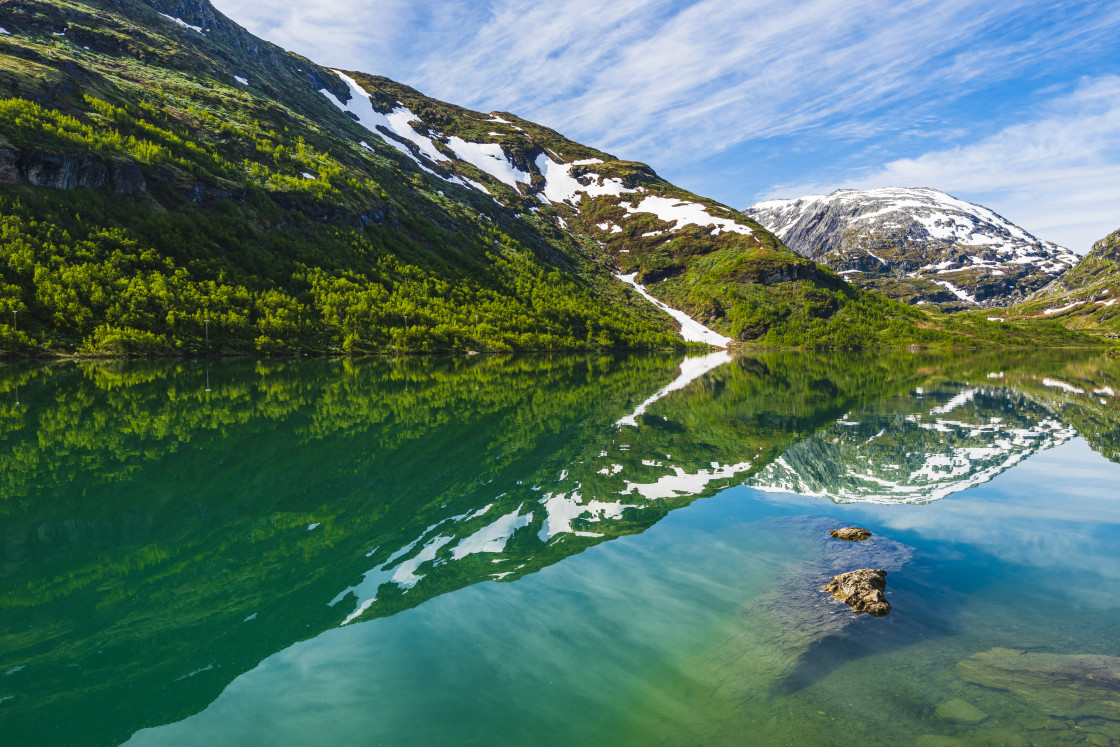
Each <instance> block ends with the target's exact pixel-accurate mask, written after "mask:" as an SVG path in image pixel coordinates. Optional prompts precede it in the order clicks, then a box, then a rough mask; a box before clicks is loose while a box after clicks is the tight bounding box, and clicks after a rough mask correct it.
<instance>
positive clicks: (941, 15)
mask: <svg viewBox="0 0 1120 747" xmlns="http://www.w3.org/2000/svg"><path fill="white" fill-rule="evenodd" d="M213 2H214V5H215V6H216V7H218V8H219V10H221V11H223V12H224V13H226V15H228V16H230V17H231V18H232V19H233V20H235V21H237V22H238V23H240V24H242V25H243V26H245V27H246V28H248V29H249V30H250V31H252V32H253V33H255V34H257V35H258V36H262V37H264V38H266V39H268V40H270V41H272V42H274V43H276V44H279V45H281V46H283V47H285V48H287V49H290V50H292V51H295V52H299V53H301V54H304V55H306V56H307V57H310V58H311V59H313V60H315V61H317V62H319V63H321V64H324V65H328V66H330V67H336V68H341V69H347V70H361V71H363V72H369V73H374V74H379V75H385V76H387V77H389V78H392V79H394V80H397V81H399V82H402V83H405V84H408V85H410V86H412V87H414V88H416V89H418V90H420V91H422V92H424V93H425V94H427V95H429V96H433V97H435V98H438V99H442V100H444V101H449V102H452V103H455V104H459V105H461V106H466V107H469V108H472V109H477V110H481V111H486V112H490V111H508V112H513V113H515V114H517V115H519V116H521V117H524V118H525V119H529V120H531V121H534V122H538V123H540V124H543V125H546V126H548V127H551V128H553V129H555V130H557V131H559V132H561V133H562V134H564V135H565V136H567V137H569V138H571V139H573V140H576V141H579V142H582V143H585V144H587V145H590V146H592V147H596V148H599V149H601V150H605V151H607V152H609V153H611V154H613V155H615V156H617V157H619V158H625V159H628V160H634V161H642V162H645V163H648V164H650V165H651V166H652V167H653V168H654V169H655V170H656V171H657V172H658V173H659V174H661V175H662V176H663V177H665V178H666V179H668V180H670V181H672V182H674V183H676V184H678V185H679V186H682V187H684V188H686V189H689V190H691V191H693V192H696V193H697V194H701V195H704V196H707V197H711V198H713V199H716V200H719V201H721V202H724V203H726V204H728V205H730V206H732V207H736V208H740V209H741V208H745V207H747V206H748V205H751V204H753V203H754V202H758V201H760V200H764V199H775V198H792V197H799V196H802V195H805V194H820V193H827V192H830V191H832V190H834V189H839V188H873V187H887V186H898V187H934V188H937V189H941V190H944V191H946V192H949V193H950V194H952V195H954V196H956V197H959V198H962V199H965V200H969V201H971V202H976V203H980V204H983V205H986V206H987V207H990V208H992V209H994V210H996V211H997V212H999V213H1000V214H1002V215H1003V216H1004V217H1006V218H1008V219H1009V220H1011V221H1012V222H1014V223H1017V224H1019V225H1020V226H1023V227H1024V228H1026V229H1027V230H1028V231H1030V232H1031V233H1033V234H1035V235H1036V236H1038V237H1039V238H1042V239H1046V240H1050V241H1055V242H1057V243H1059V244H1062V245H1063V246H1067V247H1069V248H1070V249H1073V250H1074V251H1077V252H1080V253H1084V252H1086V251H1088V249H1089V248H1090V246H1091V245H1092V243H1093V242H1094V241H1096V240H1098V239H1100V238H1103V237H1104V236H1105V235H1107V234H1109V233H1111V232H1112V231H1114V230H1116V229H1117V228H1120V3H1116V2H1115V0H1071V1H1069V2H1062V1H1053V2H1040V1H1037V0H1001V2H999V3H991V2H981V1H980V0H613V1H612V2H603V0H553V1H552V2H543V3H542V2H539V0H309V1H305V2H301V3H292V2H291V1H290V0H213Z"/></svg>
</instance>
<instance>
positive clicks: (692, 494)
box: [0, 353, 1120, 745]
mask: <svg viewBox="0 0 1120 747" xmlns="http://www.w3.org/2000/svg"><path fill="white" fill-rule="evenodd" d="M674 382H675V383H674ZM1116 391H1120V367H1117V366H1116V364H1114V363H1109V362H1106V361H1103V360H1100V359H1098V358H1096V357H1095V356H1092V355H1089V354H1086V355H1074V354H1068V353H1063V354H1062V355H1061V356H1057V357H1051V358H1037V357H1036V358H1033V359H1032V358H1023V359H1018V360H1014V359H1007V358H1000V357H986V358H972V359H945V358H937V359H933V358H916V357H914V356H898V357H891V358H883V357H870V356H847V357H841V356H832V357H818V356H801V355H771V356H758V357H742V358H738V359H735V360H733V361H724V360H723V359H720V358H708V359H706V360H700V361H697V360H693V361H690V362H686V363H685V364H684V365H683V366H682V365H681V361H680V359H679V358H672V357H639V358H574V357H573V358H564V357H558V358H509V359H483V360H471V361H463V360H451V359H447V360H430V361H421V360H408V361H366V362H362V361H358V362H339V361H284V362H279V363H277V362H260V363H246V362H230V363H221V364H218V363H214V364H210V365H209V366H207V365H205V364H194V363H191V364H170V365H165V364H159V365H124V364H114V365H95V364H67V365H56V366H47V367H36V366H16V367H7V368H4V369H0V400H2V401H3V404H2V408H3V409H0V432H2V433H3V434H4V436H3V437H4V441H3V450H2V452H0V467H3V471H2V474H3V475H5V477H4V482H3V483H2V488H0V491H2V493H0V495H2V497H3V501H2V502H0V510H2V511H3V513H2V515H0V521H2V523H0V537H2V538H3V539H2V542H3V544H2V546H0V548H2V550H3V555H2V565H0V699H2V700H0V733H2V734H3V735H4V742H5V743H12V744H45V743H46V744H54V743H61V744H71V743H72V744H119V743H125V742H129V743H135V744H160V745H163V744H184V745H186V744H265V743H268V744H308V743H323V744H355V745H364V744H526V743H531V744H797V745H804V744H852V743H861V744H900V743H909V742H912V743H916V744H928V745H936V744H1001V745H1002V744H1055V743H1065V742H1069V743H1090V744H1110V743H1115V742H1116V741H1117V740H1118V739H1120V714H1117V712H1116V706H1115V702H1116V701H1117V700H1120V693H1118V692H1116V689H1115V688H1114V687H1113V686H1112V685H1111V683H1110V682H1103V683H1101V682H1098V683H1096V684H1093V685H1092V687H1091V688H1090V689H1089V690H1085V688H1084V687H1083V686H1082V685H1083V683H1080V681H1077V678H1076V676H1074V677H1073V681H1072V684H1071V682H1070V679H1069V678H1070V675H1069V673H1068V672H1066V674H1065V675H1063V677H1065V678H1066V679H1061V681H1057V682H1056V680H1055V678H1054V677H1053V676H1049V674H1048V673H1047V672H1046V671H1031V672H1030V673H1029V675H1028V676H1024V675H1022V674H1021V673H1019V674H1016V675H1015V676H1013V677H1010V678H1007V677H1004V675H1003V674H1000V675H999V676H995V677H994V678H993V676H992V675H991V673H990V672H988V671H987V670H985V672H986V673H985V674H984V676H983V677H980V678H977V677H976V676H975V675H971V674H969V673H968V672H969V671H970V670H968V667H967V664H968V662H971V661H975V659H970V657H974V656H975V655H978V654H979V655H984V656H987V655H990V652H992V650H993V649H1013V650H1015V651H1026V652H1028V653H1031V654H1033V653H1046V654H1056V655H1059V656H1062V657H1066V656H1071V655H1082V654H1091V655H1094V656H1096V657H1120V641H1118V640H1117V639H1116V636H1115V630H1116V629H1117V625H1118V623H1120V591H1118V589H1120V584H1118V583H1117V581H1118V579H1117V576H1120V563H1118V562H1117V559H1118V554H1120V550H1118V549H1117V548H1118V547H1120V543H1118V540H1120V502H1118V501H1117V499H1118V498H1120V491H1118V489H1117V486H1120V465H1118V464H1117V460H1120V453H1118V451H1120V450H1118V448H1117V447H1118V445H1120V403H1118V402H1117V399H1116V396H1115V394H1114V392H1116ZM17 403H18V404H17ZM643 403H644V405H643ZM643 407H644V409H643ZM639 410H642V411H641V412H637V411H639ZM636 412H637V414H635V413H636ZM620 421H622V423H623V424H621V425H620V424H619V422H620ZM846 524H859V525H861V526H865V527H867V528H869V529H871V530H872V531H873V532H874V533H875V535H876V536H875V538H873V539H872V541H871V542H870V543H867V544H864V545H846V544H844V545H843V546H842V547H841V546H840V545H839V544H838V543H837V542H836V541H834V540H831V539H830V538H829V537H828V535H827V529H828V528H831V527H836V526H842V525H846ZM858 567H884V568H886V569H887V570H888V571H889V574H888V578H887V580H888V599H889V600H890V601H891V603H892V604H893V605H894V610H893V611H892V613H891V615H890V616H888V617H885V618H878V619H872V618H868V617H866V616H863V617H858V618H856V617H854V616H852V615H851V614H850V613H849V612H847V609H846V608H845V607H844V606H843V605H842V604H841V603H839V602H836V601H835V600H832V599H831V598H830V597H828V596H827V595H825V594H822V593H820V592H819V588H820V586H821V584H822V583H823V580H827V579H828V577H829V576H831V575H832V573H834V572H840V571H841V570H851V569H854V568H858ZM966 660H968V661H966ZM962 661H966V665H965V666H963V667H962V665H960V663H961V662H962ZM1061 661H1063V662H1066V661H1067V660H1066V659H1061ZM1101 661H1104V662H1106V663H1109V662H1111V661H1112V660H1111V659H1101ZM1035 669H1036V670H1037V669H1038V668H1037V667H1036V668H1035ZM970 677H971V679H970ZM1001 677H1002V679H1001ZM977 679H981V680H982V682H977V681H976V680H977ZM1070 688H1073V689H1072V690H1070ZM1079 688H1080V689H1079ZM1093 688H1095V689H1093ZM1070 692H1072V696H1071V695H1070ZM1071 698H1072V699H1071ZM1074 701H1076V702H1074ZM962 703H963V704H965V706H966V707H969V708H971V709H972V710H967V708H966V709H965V710H962V706H961V704H962ZM977 714H979V715H977Z"/></svg>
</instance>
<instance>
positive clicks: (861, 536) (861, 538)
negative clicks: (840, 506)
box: [828, 527, 871, 542]
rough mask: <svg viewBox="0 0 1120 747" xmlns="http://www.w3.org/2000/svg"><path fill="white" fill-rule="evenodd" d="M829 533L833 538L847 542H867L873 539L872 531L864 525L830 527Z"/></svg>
mask: <svg viewBox="0 0 1120 747" xmlns="http://www.w3.org/2000/svg"><path fill="white" fill-rule="evenodd" d="M828 533H829V534H830V535H832V537H833V539H838V540H844V541H845V542H866V541H867V540H869V539H871V532H870V531H868V530H866V529H864V528H863V527H844V528H843V529H830V530H828Z"/></svg>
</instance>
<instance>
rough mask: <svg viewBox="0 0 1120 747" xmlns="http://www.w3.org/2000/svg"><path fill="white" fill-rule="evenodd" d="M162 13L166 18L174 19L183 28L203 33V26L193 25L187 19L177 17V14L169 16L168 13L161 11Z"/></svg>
mask: <svg viewBox="0 0 1120 747" xmlns="http://www.w3.org/2000/svg"><path fill="white" fill-rule="evenodd" d="M160 15H161V16H163V17H164V18H166V19H167V20H169V21H174V22H175V23H177V24H179V25H180V26H182V27H183V28H187V29H190V30H191V31H197V32H198V33H200V34H201V33H202V27H201V26H192V25H190V24H189V23H187V22H186V21H184V20H183V19H182V18H176V17H175V16H169V15H167V14H166V13H160Z"/></svg>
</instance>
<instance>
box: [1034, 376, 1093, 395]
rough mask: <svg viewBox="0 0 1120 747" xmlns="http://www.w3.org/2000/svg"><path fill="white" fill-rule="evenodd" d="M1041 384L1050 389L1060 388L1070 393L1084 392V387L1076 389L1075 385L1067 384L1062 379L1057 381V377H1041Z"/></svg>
mask: <svg viewBox="0 0 1120 747" xmlns="http://www.w3.org/2000/svg"><path fill="white" fill-rule="evenodd" d="M1042 385H1043V386H1048V387H1050V388H1051V389H1061V390H1063V391H1066V392H1069V393H1070V394H1084V393H1085V390H1084V389H1078V388H1077V387H1075V386H1073V385H1072V384H1067V383H1065V382H1064V381H1058V380H1057V379H1043V380H1042Z"/></svg>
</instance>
